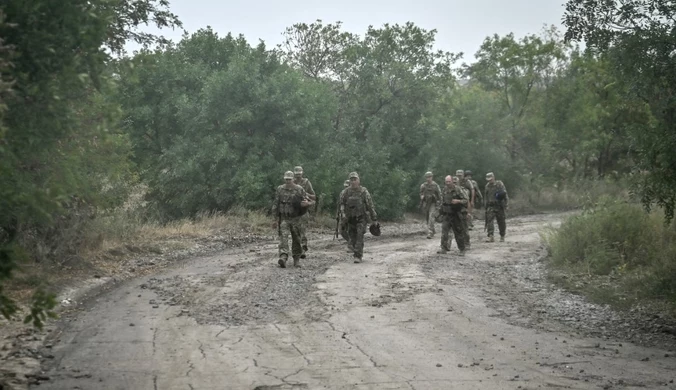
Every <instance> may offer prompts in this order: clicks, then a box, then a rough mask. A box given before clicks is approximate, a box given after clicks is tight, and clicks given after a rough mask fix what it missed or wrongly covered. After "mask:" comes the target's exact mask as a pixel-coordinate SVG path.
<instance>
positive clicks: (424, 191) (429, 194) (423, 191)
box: [420, 172, 441, 238]
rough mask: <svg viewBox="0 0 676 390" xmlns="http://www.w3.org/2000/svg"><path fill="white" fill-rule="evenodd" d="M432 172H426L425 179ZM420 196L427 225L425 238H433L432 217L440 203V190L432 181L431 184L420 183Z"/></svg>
mask: <svg viewBox="0 0 676 390" xmlns="http://www.w3.org/2000/svg"><path fill="white" fill-rule="evenodd" d="M431 176H432V172H427V173H426V174H425V177H431ZM420 196H421V197H423V198H422V208H423V213H424V214H425V222H426V223H427V238H432V237H433V236H434V233H435V231H434V216H435V215H436V214H437V205H438V204H439V201H441V188H439V184H437V183H436V182H434V181H432V182H431V183H427V182H425V183H422V184H421V185H420Z"/></svg>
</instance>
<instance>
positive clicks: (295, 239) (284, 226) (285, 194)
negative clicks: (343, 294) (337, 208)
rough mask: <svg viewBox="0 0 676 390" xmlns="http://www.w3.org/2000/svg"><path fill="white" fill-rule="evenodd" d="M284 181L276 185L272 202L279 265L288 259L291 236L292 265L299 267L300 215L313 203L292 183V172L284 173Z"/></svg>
mask: <svg viewBox="0 0 676 390" xmlns="http://www.w3.org/2000/svg"><path fill="white" fill-rule="evenodd" d="M284 181H285V183H284V184H282V185H281V186H279V187H277V191H276V192H275V200H274V202H273V203H272V215H273V217H274V218H275V222H274V224H273V227H274V228H276V229H278V234H279V261H278V263H279V266H280V267H282V268H286V261H287V260H288V259H289V236H291V253H292V256H293V265H294V267H300V263H299V259H300V256H301V255H302V254H303V248H302V247H301V242H300V240H301V216H302V214H303V209H307V208H309V207H310V206H312V205H313V204H314V201H312V200H310V199H308V197H307V194H306V193H305V190H304V189H303V187H301V186H299V185H296V184H294V183H293V172H291V171H286V172H285V173H284Z"/></svg>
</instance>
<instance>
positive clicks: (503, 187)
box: [500, 182, 509, 207]
mask: <svg viewBox="0 0 676 390" xmlns="http://www.w3.org/2000/svg"><path fill="white" fill-rule="evenodd" d="M500 186H501V187H502V190H503V191H505V207H507V205H508V204H509V194H508V193H507V187H505V183H503V182H500Z"/></svg>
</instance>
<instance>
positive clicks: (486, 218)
mask: <svg viewBox="0 0 676 390" xmlns="http://www.w3.org/2000/svg"><path fill="white" fill-rule="evenodd" d="M486 230H488V207H486V209H485V211H484V232H485V231H486Z"/></svg>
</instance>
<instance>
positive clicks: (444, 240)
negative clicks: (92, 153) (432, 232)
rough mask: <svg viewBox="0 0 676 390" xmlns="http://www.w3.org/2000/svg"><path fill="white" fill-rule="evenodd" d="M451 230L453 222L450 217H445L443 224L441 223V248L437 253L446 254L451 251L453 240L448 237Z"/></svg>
mask: <svg viewBox="0 0 676 390" xmlns="http://www.w3.org/2000/svg"><path fill="white" fill-rule="evenodd" d="M450 230H451V221H450V219H449V218H448V216H445V217H444V220H443V222H441V245H440V246H441V248H440V249H439V251H438V252H437V253H442V254H443V253H446V252H448V251H449V250H451V249H450V242H451V238H450V237H449V236H448V233H449V232H450Z"/></svg>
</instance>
